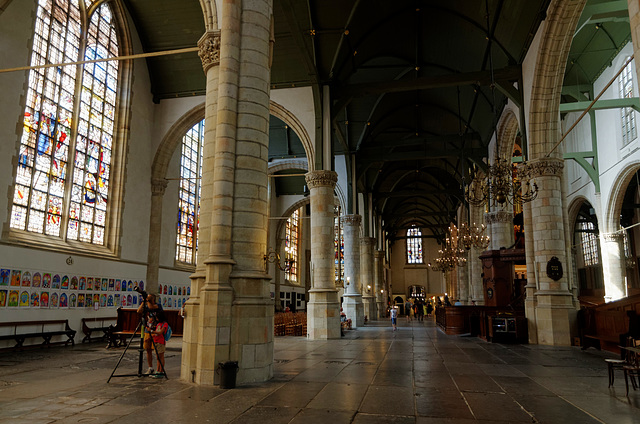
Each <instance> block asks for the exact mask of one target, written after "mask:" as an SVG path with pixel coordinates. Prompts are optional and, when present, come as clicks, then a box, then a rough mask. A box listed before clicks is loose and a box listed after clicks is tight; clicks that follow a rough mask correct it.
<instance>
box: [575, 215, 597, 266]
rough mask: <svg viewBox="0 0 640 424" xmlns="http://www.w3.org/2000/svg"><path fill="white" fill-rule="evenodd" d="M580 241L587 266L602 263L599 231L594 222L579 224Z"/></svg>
mask: <svg viewBox="0 0 640 424" xmlns="http://www.w3.org/2000/svg"><path fill="white" fill-rule="evenodd" d="M578 230H579V231H580V241H581V245H582V254H583V257H584V264H585V266H594V265H598V264H599V263H600V259H599V257H600V251H599V246H600V244H599V243H598V236H597V230H596V228H595V226H594V225H593V222H579V223H578Z"/></svg>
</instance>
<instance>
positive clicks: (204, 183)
mask: <svg viewBox="0 0 640 424" xmlns="http://www.w3.org/2000/svg"><path fill="white" fill-rule="evenodd" d="M198 47H199V48H200V51H199V52H198V54H199V56H200V59H201V60H202V65H203V69H204V73H205V75H206V78H207V85H206V87H207V89H206V91H207V93H206V99H205V132H204V146H203V158H202V179H201V180H200V182H201V184H200V187H201V190H200V192H201V196H200V225H199V228H198V253H197V258H196V271H195V273H193V274H192V275H191V276H190V279H191V295H190V296H189V299H188V300H187V302H186V303H185V313H186V317H185V320H184V328H183V335H182V363H181V369H180V374H181V378H182V379H183V380H185V381H187V382H198V383H201V384H213V374H212V373H211V372H210V370H209V369H208V368H205V369H202V368H201V365H200V368H199V365H198V364H199V363H200V364H202V360H201V359H200V362H199V359H198V358H201V357H202V355H203V352H201V348H202V347H203V346H202V345H201V344H200V340H201V338H202V336H203V332H202V331H201V327H200V325H201V322H202V317H201V316H200V312H201V308H200V305H201V298H200V295H201V293H200V292H201V289H202V287H204V284H205V280H206V265H205V260H206V259H207V258H208V257H209V246H210V238H211V224H212V211H213V208H212V202H213V194H214V193H213V180H214V178H213V170H214V167H215V165H214V160H215V159H214V156H215V144H216V124H217V104H218V80H219V71H220V67H219V65H220V32H219V31H208V32H207V33H205V34H204V35H203V36H202V38H200V40H199V41H198Z"/></svg>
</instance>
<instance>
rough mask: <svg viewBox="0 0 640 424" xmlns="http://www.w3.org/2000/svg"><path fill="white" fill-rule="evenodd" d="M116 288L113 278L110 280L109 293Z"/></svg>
mask: <svg viewBox="0 0 640 424" xmlns="http://www.w3.org/2000/svg"><path fill="white" fill-rule="evenodd" d="M115 287H116V280H114V279H113V278H109V291H113V290H115Z"/></svg>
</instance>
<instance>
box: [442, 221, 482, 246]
mask: <svg viewBox="0 0 640 424" xmlns="http://www.w3.org/2000/svg"><path fill="white" fill-rule="evenodd" d="M486 229H487V227H486V225H484V224H482V225H480V227H478V226H477V225H476V224H475V222H474V223H473V225H469V224H467V223H466V222H464V223H462V225H460V229H458V228H457V227H456V225H455V224H451V226H450V227H449V233H450V234H451V238H452V239H453V240H454V241H453V242H452V243H454V244H455V245H456V246H459V247H464V248H465V249H466V250H469V249H471V248H472V247H476V248H478V249H483V250H484V249H486V248H487V246H489V242H490V241H491V238H490V237H489V236H487V235H485V234H484V232H485V230H486Z"/></svg>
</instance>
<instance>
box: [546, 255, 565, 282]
mask: <svg viewBox="0 0 640 424" xmlns="http://www.w3.org/2000/svg"><path fill="white" fill-rule="evenodd" d="M547 277H549V278H551V279H552V280H553V281H558V280H559V279H561V278H562V264H561V263H560V259H558V258H557V257H556V256H554V257H552V258H551V259H549V262H547Z"/></svg>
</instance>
